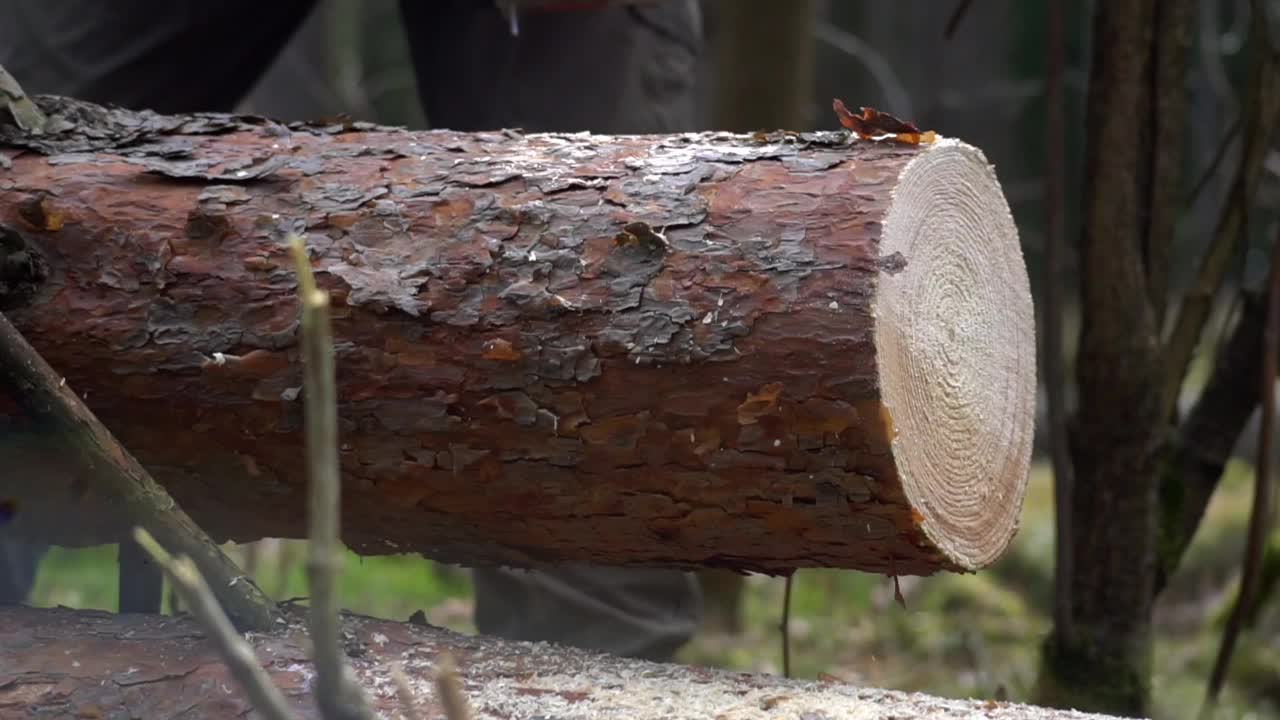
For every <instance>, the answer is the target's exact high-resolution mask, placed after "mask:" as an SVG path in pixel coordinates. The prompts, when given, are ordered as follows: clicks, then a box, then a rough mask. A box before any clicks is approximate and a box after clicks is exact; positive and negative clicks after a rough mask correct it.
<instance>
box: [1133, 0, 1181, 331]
mask: <svg viewBox="0 0 1280 720" xmlns="http://www.w3.org/2000/svg"><path fill="white" fill-rule="evenodd" d="M1155 13H1156V17H1155V28H1154V33H1153V34H1154V36H1155V52H1154V58H1153V67H1152V72H1151V80H1150V82H1151V104H1152V105H1151V113H1150V116H1149V117H1150V132H1151V167H1150V177H1149V180H1148V183H1147V193H1148V194H1147V232H1146V236H1145V242H1144V245H1143V260H1144V262H1145V264H1146V271H1147V278H1146V279H1147V295H1148V297H1150V298H1151V307H1152V310H1153V312H1154V313H1155V321H1156V328H1157V330H1159V329H1160V328H1162V327H1164V314H1165V306H1166V304H1167V303H1168V301H1169V268H1170V265H1171V264H1172V263H1171V259H1172V252H1173V236H1174V226H1175V222H1176V220H1177V218H1178V215H1179V213H1181V211H1182V208H1181V205H1180V204H1179V202H1178V201H1179V200H1180V198H1179V197H1178V188H1179V187H1180V185H1181V181H1182V158H1183V148H1184V147H1185V146H1186V142H1185V139H1184V137H1183V131H1184V129H1185V127H1186V115H1187V113H1186V107H1187V91H1186V89H1185V86H1186V66H1187V53H1188V50H1189V49H1190V47H1191V15H1192V3H1191V2H1190V0H1176V1H1175V2H1162V3H1157V4H1156V6H1155Z"/></svg>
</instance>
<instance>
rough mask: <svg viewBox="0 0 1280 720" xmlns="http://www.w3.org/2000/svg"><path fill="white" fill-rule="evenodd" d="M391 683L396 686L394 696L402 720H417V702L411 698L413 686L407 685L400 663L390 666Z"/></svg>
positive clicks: (406, 677) (407, 679) (406, 678)
mask: <svg viewBox="0 0 1280 720" xmlns="http://www.w3.org/2000/svg"><path fill="white" fill-rule="evenodd" d="M391 682H393V683H395V685H396V696H397V697H398V698H399V699H400V715H401V716H402V717H403V718H404V720H418V718H420V717H421V716H420V715H419V714H418V708H417V705H418V701H417V699H416V698H414V696H413V686H412V685H410V684H409V676H408V675H405V674H404V668H403V667H401V666H400V663H394V664H393V665H392V666H391Z"/></svg>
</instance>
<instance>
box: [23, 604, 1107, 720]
mask: <svg viewBox="0 0 1280 720" xmlns="http://www.w3.org/2000/svg"><path fill="white" fill-rule="evenodd" d="M344 627H345V629H346V631H347V637H348V644H347V651H348V658H347V660H348V662H349V663H350V664H351V666H352V667H353V669H354V670H355V673H356V676H357V677H358V678H359V680H360V682H361V684H362V685H363V686H364V687H365V688H366V690H367V692H368V694H369V696H370V698H371V699H372V700H373V701H374V703H375V705H376V709H377V710H378V711H379V712H380V713H382V716H383V717H387V718H394V717H399V715H397V713H398V712H399V709H400V706H399V705H398V701H397V699H396V694H395V689H394V686H393V683H392V681H391V678H390V667H391V664H392V663H401V664H402V665H403V666H404V669H405V673H406V675H408V677H409V680H410V685H411V687H412V688H413V689H414V694H415V696H416V698H417V703H418V707H417V711H418V714H417V715H416V717H424V718H438V717H444V714H443V710H442V708H441V707H440V704H439V701H438V699H437V697H436V695H435V693H434V691H433V690H432V689H431V677H430V676H431V672H432V670H433V668H434V664H435V662H436V657H437V654H438V653H440V652H441V651H442V650H443V651H448V652H449V653H450V654H451V655H452V656H453V657H454V658H455V659H456V661H457V665H458V670H459V675H460V676H461V680H462V686H463V690H464V692H465V693H466V696H467V701H468V703H469V704H470V706H471V709H472V711H473V712H474V715H475V717H476V720H490V719H492V720H499V719H501V720H510V719H512V718H587V717H590V718H606V719H607V718H617V719H618V720H649V719H650V718H652V719H654V720H657V719H659V718H661V719H662V720H684V719H686V718H688V719H693V718H732V719H733V720H751V719H752V718H782V717H785V718H803V719H804V720H837V719H844V718H849V719H853V718H857V720H889V719H890V718H896V719H897V720H914V719H915V718H937V717H946V718H950V719H953V720H965V719H966V718H972V719H974V720H1087V719H1089V718H1093V719H1094V720H1103V716H1101V715H1090V714H1085V713H1079V712H1074V711H1058V710H1049V709H1045V708H1037V707H1032V706H1027V705H1020V704H1017V703H1010V702H1002V701H1000V702H997V701H984V700H956V699H947V698H940V697H934V696H929V695H923V694H918V693H903V692H894V691H888V690H875V689H869V688H861V687H858V686H855V685H852V684H848V683H844V682H838V681H819V682H814V681H802V680H787V679H783V678H780V677H776V676H770V675H763V674H747V673H734V672H727V671H722V670H714V669H708V668H702V667H690V666H682V665H676V664H662V663H652V662H646V661H641V660H630V659H624V658H616V657H612V656H608V655H603V654H596V653H590V652H586V651H582V650H577V649H574V648H568V647H562V646H557V645H552V644H548V643H517V642H510V641H504V640H500V639H495V638H487V637H475V636H465V635H459V634H456V633H453V632H450V631H448V630H444V629H441V628H436V627H429V626H418V625H409V624H405V623H397V622H389V621H386V620H375V619H372V618H367V617H360V616H347V617H346V619H345V623H344ZM248 639H249V641H250V642H251V643H252V644H253V646H254V649H255V650H256V652H257V656H258V658H259V660H260V661H261V662H262V664H263V666H264V667H265V668H266V669H267V671H268V672H269V673H270V675H271V678H272V680H273V681H274V683H275V685H276V686H277V687H279V688H280V689H281V690H282V692H283V693H284V694H285V696H286V698H287V700H288V701H289V703H290V705H291V709H292V710H293V711H294V715H295V717H298V718H303V719H311V718H318V717H319V715H318V714H317V713H316V709H315V705H314V701H313V699H312V697H311V695H310V691H309V685H310V683H311V679H312V677H313V669H312V665H311V662H310V660H308V656H307V652H306V647H307V638H306V634H305V632H304V622H303V619H302V617H301V613H300V612H299V613H295V614H294V615H293V616H292V617H291V619H290V622H289V624H288V627H287V628H286V629H282V630H281V631H279V632H273V633H270V634H263V633H253V634H251V635H249V636H248ZM0 659H3V662H0V717H11V716H17V717H23V718H29V719H31V720H36V719H38V718H66V717H141V718H148V720H166V719H167V718H177V717H184V718H185V717H201V718H233V717H245V716H246V713H249V705H248V703H247V702H246V701H245V699H244V697H243V694H242V693H240V691H239V689H238V688H237V686H236V685H235V683H234V681H233V680H232V679H231V677H230V676H229V674H228V673H227V670H226V668H225V667H224V666H223V665H222V664H221V662H220V661H219V659H218V656H217V654H216V652H215V651H214V649H213V645H212V643H211V642H209V641H208V640H207V639H206V638H205V637H204V634H203V633H202V631H201V630H200V628H199V627H198V626H197V625H196V623H195V622H194V621H192V620H190V619H188V618H186V617H170V616H162V615H114V614H110V613H104V612H98V611H74V610H68V609H48V610H38V609H31V608H19V607H0ZM247 716H248V717H257V716H256V715H253V714H248V715H247Z"/></svg>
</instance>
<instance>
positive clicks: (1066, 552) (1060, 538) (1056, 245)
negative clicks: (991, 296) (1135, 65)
mask: <svg viewBox="0 0 1280 720" xmlns="http://www.w3.org/2000/svg"><path fill="white" fill-rule="evenodd" d="M1062 25H1063V19H1062V0H1049V21H1048V35H1049V42H1048V43H1047V48H1048V49H1047V52H1048V58H1047V64H1048V77H1047V79H1046V88H1045V105H1046V107H1045V115H1046V121H1045V156H1046V158H1047V160H1046V164H1047V165H1048V167H1047V168H1046V173H1047V176H1048V177H1047V178H1046V182H1045V193H1046V197H1045V250H1044V254H1045V263H1044V279H1043V281H1042V283H1043V285H1044V289H1045V290H1044V292H1045V303H1044V374H1045V390H1046V392H1047V394H1048V401H1049V452H1050V456H1051V458H1052V461H1053V500H1054V503H1053V505H1054V530H1055V542H1054V545H1055V548H1054V549H1055V558H1054V576H1053V583H1054V624H1055V625H1056V626H1057V627H1059V628H1061V631H1062V632H1063V633H1065V634H1067V635H1070V634H1071V627H1072V624H1073V622H1072V618H1071V564H1072V540H1071V534H1072V529H1073V528H1074V525H1073V520H1072V517H1071V487H1072V485H1073V484H1074V483H1073V480H1074V475H1075V470H1074V468H1073V467H1072V465H1071V448H1070V447H1069V445H1068V440H1067V408H1066V389H1067V373H1066V370H1065V368H1064V367H1063V351H1062V308H1063V301H1062V300H1063V298H1062V293H1063V287H1062V232H1063V220H1062V218H1063V206H1064V204H1065V199H1064V198H1065V190H1064V189H1063V183H1064V181H1065V177H1066V150H1065V135H1066V131H1065V129H1064V123H1063V113H1064V110H1063V100H1062V94H1063V93H1062V76H1063V68H1064V66H1065V65H1066V58H1065V50H1064V47H1063V45H1064V43H1063V37H1062V36H1063V28H1062Z"/></svg>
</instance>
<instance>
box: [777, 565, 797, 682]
mask: <svg viewBox="0 0 1280 720" xmlns="http://www.w3.org/2000/svg"><path fill="white" fill-rule="evenodd" d="M795 577H796V574H795V573H794V572H792V573H788V574H787V577H786V579H785V580H784V581H783V586H782V621H781V623H779V629H780V630H781V631H782V677H787V678H789V677H791V585H792V583H794V582H795Z"/></svg>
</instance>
